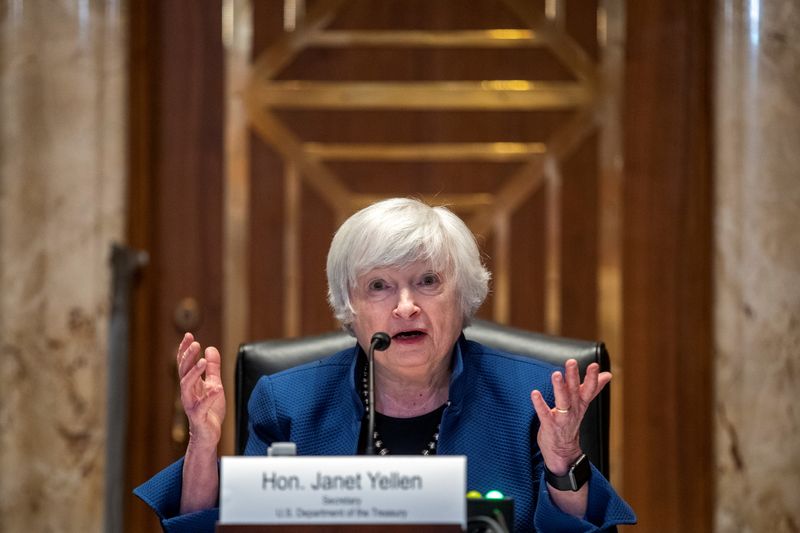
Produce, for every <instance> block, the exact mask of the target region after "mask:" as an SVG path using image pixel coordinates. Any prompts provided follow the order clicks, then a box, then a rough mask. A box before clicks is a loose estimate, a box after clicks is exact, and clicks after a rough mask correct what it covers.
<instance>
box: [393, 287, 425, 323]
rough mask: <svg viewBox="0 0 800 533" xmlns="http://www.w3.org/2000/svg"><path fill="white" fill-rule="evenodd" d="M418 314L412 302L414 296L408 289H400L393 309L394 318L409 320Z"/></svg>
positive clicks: (414, 303)
mask: <svg viewBox="0 0 800 533" xmlns="http://www.w3.org/2000/svg"><path fill="white" fill-rule="evenodd" d="M418 312H419V307H417V304H416V302H415V301H414V295H413V294H412V292H411V291H410V290H409V289H402V290H401V291H400V294H399V297H398V299H397V305H396V306H395V308H394V314H395V316H397V317H399V318H411V317H413V316H414V315H415V314H417V313H418Z"/></svg>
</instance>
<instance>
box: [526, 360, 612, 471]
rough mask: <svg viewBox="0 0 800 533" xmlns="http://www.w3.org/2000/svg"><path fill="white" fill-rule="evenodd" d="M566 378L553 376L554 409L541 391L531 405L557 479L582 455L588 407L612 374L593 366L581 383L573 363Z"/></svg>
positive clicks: (534, 394)
mask: <svg viewBox="0 0 800 533" xmlns="http://www.w3.org/2000/svg"><path fill="white" fill-rule="evenodd" d="M565 367H566V369H565V371H564V374H565V375H562V373H561V372H560V371H556V372H553V375H552V376H551V380H552V382H553V392H554V395H555V406H553V407H552V408H551V407H549V406H548V405H547V403H546V402H545V401H544V398H542V393H541V392H539V391H538V390H534V391H533V392H531V401H532V402H533V408H534V409H535V410H536V414H537V415H538V416H539V423H540V425H539V434H538V436H537V441H538V443H539V449H540V450H541V452H542V458H543V459H544V463H545V465H547V468H548V469H549V470H550V471H551V472H552V473H554V474H555V475H557V476H562V475H564V474H566V473H567V471H568V470H569V466H570V465H571V464H572V463H573V462H575V460H576V459H578V457H580V455H581V453H582V452H581V444H580V439H579V432H580V425H581V421H582V420H583V415H584V414H585V413H586V408H587V407H588V406H589V403H591V401H592V400H593V399H594V398H595V396H597V395H598V394H600V391H601V390H603V387H605V386H606V384H608V382H609V381H611V372H600V365H598V364H597V363H592V364H590V365H589V367H588V368H587V369H586V378H585V379H584V380H583V383H581V380H580V375H579V374H578V362H577V361H576V360H575V359H570V360H568V361H567V364H566V365H565Z"/></svg>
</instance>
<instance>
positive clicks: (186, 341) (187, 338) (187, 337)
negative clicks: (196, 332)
mask: <svg viewBox="0 0 800 533" xmlns="http://www.w3.org/2000/svg"><path fill="white" fill-rule="evenodd" d="M192 342H194V336H193V335H192V334H191V333H188V332H187V333H184V334H183V338H182V339H181V342H180V344H178V351H177V352H175V360H176V363H177V364H176V366H177V367H178V368H180V366H181V360H182V359H183V352H185V351H186V349H187V348H188V347H189V345H190V344H192Z"/></svg>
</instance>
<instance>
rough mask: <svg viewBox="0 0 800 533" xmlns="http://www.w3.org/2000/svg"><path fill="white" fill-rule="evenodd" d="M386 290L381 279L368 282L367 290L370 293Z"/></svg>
mask: <svg viewBox="0 0 800 533" xmlns="http://www.w3.org/2000/svg"><path fill="white" fill-rule="evenodd" d="M385 288H386V283H384V281H383V280H382V279H376V280H373V281H370V282H369V290H371V291H382V290H383V289H385Z"/></svg>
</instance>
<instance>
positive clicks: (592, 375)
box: [581, 363, 600, 404]
mask: <svg viewBox="0 0 800 533" xmlns="http://www.w3.org/2000/svg"><path fill="white" fill-rule="evenodd" d="M599 373H600V365H598V364H597V363H592V364H590V365H589V366H588V367H586V377H585V378H583V384H582V385H581V400H583V402H584V403H587V404H588V403H589V402H591V401H592V398H594V396H595V394H597V392H596V391H597V375H598V374H599Z"/></svg>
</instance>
